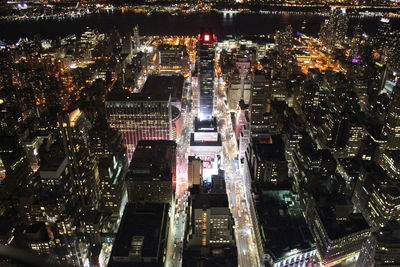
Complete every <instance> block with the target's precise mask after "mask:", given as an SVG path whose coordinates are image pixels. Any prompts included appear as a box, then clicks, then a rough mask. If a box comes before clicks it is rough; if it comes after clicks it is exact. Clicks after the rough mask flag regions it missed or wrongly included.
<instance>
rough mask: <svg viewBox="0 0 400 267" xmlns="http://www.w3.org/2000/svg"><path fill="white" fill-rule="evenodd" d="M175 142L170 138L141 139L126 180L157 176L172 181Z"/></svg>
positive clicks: (151, 178)
mask: <svg viewBox="0 0 400 267" xmlns="http://www.w3.org/2000/svg"><path fill="white" fill-rule="evenodd" d="M175 158H176V143H175V141H170V140H141V141H139V143H138V145H137V146H136V149H135V152H134V153H133V157H132V161H131V163H130V165H129V171H128V175H127V176H126V179H128V180H146V179H150V180H153V178H155V177H157V178H160V179H164V180H171V181H172V173H173V171H174V169H175V163H176V160H175Z"/></svg>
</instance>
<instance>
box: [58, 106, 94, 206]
mask: <svg viewBox="0 0 400 267" xmlns="http://www.w3.org/2000/svg"><path fill="white" fill-rule="evenodd" d="M58 120H59V127H60V129H61V134H62V138H63V143H64V149H65V151H66V154H67V156H68V159H69V161H70V163H71V166H72V169H71V171H72V173H73V177H74V183H75V185H76V188H77V193H78V195H79V196H80V197H81V201H82V203H83V204H84V205H88V206H91V205H94V204H95V202H96V201H97V196H96V194H97V192H96V184H97V181H96V180H97V178H98V173H97V160H96V159H95V158H92V157H90V156H89V155H90V154H89V146H88V139H89V130H90V128H91V127H92V125H91V123H90V122H89V120H88V119H87V118H86V116H85V114H84V112H82V111H81V110H80V109H75V110H73V111H71V112H69V113H68V112H63V113H60V114H59V115H58Z"/></svg>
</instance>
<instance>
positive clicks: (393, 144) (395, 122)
mask: <svg viewBox="0 0 400 267" xmlns="http://www.w3.org/2000/svg"><path fill="white" fill-rule="evenodd" d="M383 134H384V135H386V136H387V138H388V149H399V148H400V85H399V84H397V85H396V86H395V87H394V88H393V95H392V101H391V103H390V106H389V111H388V114H387V116H386V121H385V124H384V126H383Z"/></svg>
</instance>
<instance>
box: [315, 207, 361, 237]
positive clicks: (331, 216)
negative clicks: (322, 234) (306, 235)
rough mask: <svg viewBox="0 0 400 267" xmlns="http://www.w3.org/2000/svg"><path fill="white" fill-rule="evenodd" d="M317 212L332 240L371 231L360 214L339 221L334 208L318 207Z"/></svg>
mask: <svg viewBox="0 0 400 267" xmlns="http://www.w3.org/2000/svg"><path fill="white" fill-rule="evenodd" d="M317 212H318V215H319V217H320V219H321V221H322V224H323V227H324V229H325V230H326V233H327V234H328V236H329V238H330V239H331V240H337V239H340V238H344V237H346V236H349V235H352V234H354V233H357V232H362V231H365V230H368V229H369V225H368V223H367V221H366V220H365V219H364V217H363V216H362V215H361V214H360V213H352V214H350V215H348V216H347V218H346V219H345V220H343V219H341V220H337V216H336V215H335V212H334V206H324V207H318V208H317Z"/></svg>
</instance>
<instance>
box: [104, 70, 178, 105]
mask: <svg viewBox="0 0 400 267" xmlns="http://www.w3.org/2000/svg"><path fill="white" fill-rule="evenodd" d="M183 83H184V78H183V76H180V75H172V76H161V75H151V76H149V77H148V78H147V80H146V82H145V84H144V85H143V88H142V90H141V91H140V92H139V93H135V94H134V93H131V92H129V91H128V90H125V89H123V88H122V84H121V83H120V82H116V83H115V85H114V87H113V88H112V90H111V91H110V92H109V93H108V94H107V97H106V101H168V100H169V99H170V98H171V101H172V102H176V101H181V99H182V92H183Z"/></svg>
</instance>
